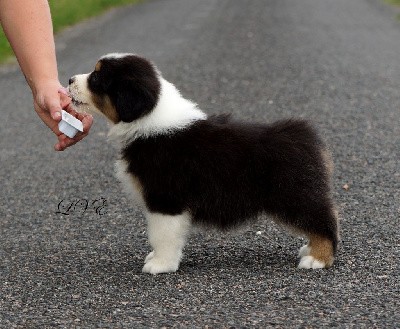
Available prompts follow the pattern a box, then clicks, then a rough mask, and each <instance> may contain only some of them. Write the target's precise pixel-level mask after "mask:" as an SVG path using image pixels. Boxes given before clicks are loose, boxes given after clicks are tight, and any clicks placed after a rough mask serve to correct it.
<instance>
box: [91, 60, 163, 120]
mask: <svg viewBox="0 0 400 329" xmlns="http://www.w3.org/2000/svg"><path fill="white" fill-rule="evenodd" d="M100 62H101V69H100V70H99V71H93V72H92V73H91V74H90V76H89V79H88V87H89V90H90V91H91V92H92V93H94V94H96V95H98V96H102V95H108V96H109V97H110V99H111V102H112V103H113V104H114V106H115V108H116V110H117V113H118V116H119V119H120V120H121V121H123V122H132V121H134V120H136V119H138V118H140V117H142V116H144V115H146V114H148V113H149V112H150V111H151V110H152V109H153V108H154V107H155V105H156V104H157V101H158V96H159V94H160V81H159V79H158V74H157V72H156V70H155V68H154V67H153V65H152V64H151V63H150V62H149V61H148V60H146V59H145V58H141V57H138V56H134V55H130V56H125V57H123V58H105V59H102V60H100Z"/></svg>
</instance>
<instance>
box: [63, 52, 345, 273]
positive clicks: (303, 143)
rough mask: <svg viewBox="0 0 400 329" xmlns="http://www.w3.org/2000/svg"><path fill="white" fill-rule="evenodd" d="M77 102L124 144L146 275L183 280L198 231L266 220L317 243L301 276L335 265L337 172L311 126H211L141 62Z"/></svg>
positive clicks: (103, 80) (121, 168) (218, 120)
mask: <svg viewBox="0 0 400 329" xmlns="http://www.w3.org/2000/svg"><path fill="white" fill-rule="evenodd" d="M69 92H70V95H71V98H72V101H73V104H74V105H75V107H76V109H77V110H78V111H90V112H97V113H102V114H103V115H104V116H105V117H106V118H107V119H108V120H109V121H110V122H111V129H110V132H109V136H110V138H112V139H114V140H117V141H119V143H120V146H121V153H120V159H119V160H118V161H117V162H116V173H117V177H118V178H119V180H121V182H122V183H123V185H124V186H125V189H126V190H127V192H128V193H129V194H131V195H132V196H133V199H134V200H136V201H137V202H138V203H139V204H140V205H141V206H142V208H143V211H144V213H145V216H146V219H147V223H148V237H149V242H150V245H151V247H152V249H153V251H152V252H150V253H149V254H148V255H147V257H146V259H145V265H144V267H143V272H147V273H152V274H156V273H164V272H175V271H176V270H177V269H178V267H179V263H180V261H181V258H182V250H183V248H184V245H185V242H186V240H187V237H188V234H189V232H190V228H191V226H192V225H197V226H201V227H217V228H220V229H222V230H227V229H229V228H234V227H237V226H238V225H241V224H244V223H247V222H248V221H250V220H253V219H256V218H257V217H258V216H259V215H260V214H268V215H271V218H273V219H274V220H275V221H277V222H279V223H281V224H283V226H284V227H287V228H289V229H290V230H291V231H294V232H296V233H298V234H300V235H304V236H306V237H307V238H308V241H309V242H308V244H307V245H305V246H303V247H302V248H301V249H300V258H301V259H300V263H299V265H298V267H299V268H325V267H330V266H331V265H332V263H333V260H334V254H335V251H336V249H337V243H338V221H337V216H336V214H335V211H334V203H333V201H332V196H331V189H330V178H331V174H332V172H331V171H332V164H331V160H330V155H329V152H328V151H327V149H326V148H325V147H324V144H323V143H322V141H321V139H320V138H319V137H318V135H317V134H316V132H315V130H314V129H313V127H312V126H310V124H309V123H307V122H306V121H303V120H285V121H279V122H275V123H272V124H265V123H243V122H239V121H234V120H232V119H231V118H230V116H229V115H216V116H207V115H206V114H205V113H204V112H202V111H201V110H200V109H199V108H198V107H197V105H196V104H194V103H192V102H191V101H189V100H187V99H185V98H183V97H182V96H181V94H180V93H179V91H178V90H177V89H176V88H175V86H174V85H172V84H171V83H169V82H168V81H166V80H164V79H163V77H162V75H161V73H160V72H159V71H158V70H157V68H156V67H155V66H154V65H153V64H152V63H151V62H149V61H148V60H146V59H144V58H142V57H139V56H137V55H134V54H109V55H106V56H103V57H102V58H100V60H99V61H98V62H97V64H96V66H95V68H94V71H92V72H91V73H88V74H80V75H76V76H74V77H72V78H71V79H70V81H69Z"/></svg>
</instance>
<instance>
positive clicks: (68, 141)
mask: <svg viewBox="0 0 400 329" xmlns="http://www.w3.org/2000/svg"><path fill="white" fill-rule="evenodd" d="M68 112H69V113H70V114H72V115H74V116H75V117H76V118H77V119H79V120H80V121H82V124H83V132H81V133H78V134H76V136H75V137H74V138H69V137H68V136H66V135H64V134H60V135H58V143H57V144H56V145H55V146H54V149H55V150H56V151H64V150H65V149H66V148H68V147H70V146H72V145H74V144H76V143H77V142H79V141H80V140H82V139H83V138H85V137H86V136H87V135H88V134H89V130H90V128H91V126H92V124H93V117H92V116H91V115H90V114H87V113H78V112H76V111H75V110H71V109H68Z"/></svg>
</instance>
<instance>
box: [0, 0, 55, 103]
mask: <svg viewBox="0 0 400 329" xmlns="http://www.w3.org/2000/svg"><path fill="white" fill-rule="evenodd" d="M0 20H1V24H2V26H3V29H4V32H5V34H6V36H7V38H8V40H9V41H10V44H11V46H12V48H13V50H14V52H15V55H16V57H17V59H18V62H19V64H20V67H21V70H22V71H23V73H24V75H25V77H26V80H27V82H28V84H29V86H30V87H31V89H32V92H33V94H34V95H35V96H36V94H37V92H38V90H39V89H40V86H41V84H43V83H45V82H46V81H47V82H48V81H50V80H53V81H54V82H56V81H58V73H57V62H56V55H55V46H54V38H53V33H52V31H53V29H52V22H51V16H50V9H49V6H48V3H47V1H46V0H0Z"/></svg>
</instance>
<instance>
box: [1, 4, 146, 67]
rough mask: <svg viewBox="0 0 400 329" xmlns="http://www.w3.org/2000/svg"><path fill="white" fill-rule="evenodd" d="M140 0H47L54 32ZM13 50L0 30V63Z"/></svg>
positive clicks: (10, 56) (6, 59) (11, 54)
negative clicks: (110, 9)
mask: <svg viewBox="0 0 400 329" xmlns="http://www.w3.org/2000/svg"><path fill="white" fill-rule="evenodd" d="M139 1H140V0H49V4H50V9H51V13H52V19H53V29H54V33H57V32H59V31H60V30H62V29H63V28H64V27H66V26H71V25H73V24H75V23H77V22H80V21H82V20H84V19H86V18H89V17H93V16H96V15H99V14H101V13H102V12H104V11H106V10H107V9H109V8H112V7H117V6H122V5H127V4H132V3H137V2H139ZM12 56H13V52H12V49H11V46H10V44H9V43H8V41H7V39H6V37H5V35H4V33H3V30H2V29H1V30H0V64H1V63H5V62H7V61H8V60H10V58H12Z"/></svg>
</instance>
